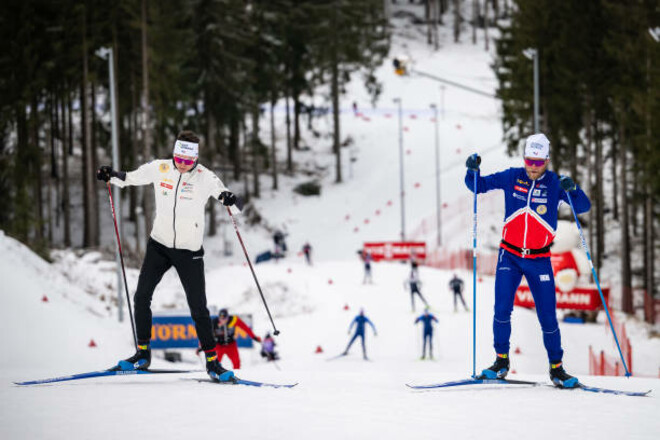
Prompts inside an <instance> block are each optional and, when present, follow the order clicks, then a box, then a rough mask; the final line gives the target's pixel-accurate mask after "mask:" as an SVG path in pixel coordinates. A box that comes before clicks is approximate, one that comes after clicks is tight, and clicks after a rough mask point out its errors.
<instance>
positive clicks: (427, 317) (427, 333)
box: [415, 313, 438, 358]
mask: <svg viewBox="0 0 660 440" xmlns="http://www.w3.org/2000/svg"><path fill="white" fill-rule="evenodd" d="M433 321H435V322H438V318H436V317H435V316H433V315H432V314H431V313H424V314H423V315H420V316H419V317H418V318H417V319H415V324H417V323H418V322H421V323H422V324H424V341H423V342H422V358H425V357H426V343H427V341H428V345H429V354H430V355H431V357H433Z"/></svg>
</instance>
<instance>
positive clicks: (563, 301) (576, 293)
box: [514, 285, 610, 310]
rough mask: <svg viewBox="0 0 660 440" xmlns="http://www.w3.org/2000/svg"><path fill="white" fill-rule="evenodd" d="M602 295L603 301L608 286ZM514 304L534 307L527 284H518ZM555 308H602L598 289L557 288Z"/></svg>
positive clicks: (607, 291) (608, 292)
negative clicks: (564, 289) (563, 290)
mask: <svg viewBox="0 0 660 440" xmlns="http://www.w3.org/2000/svg"><path fill="white" fill-rule="evenodd" d="M602 290H603V296H604V297H605V301H607V298H608V297H609V294H610V289H609V287H605V288H603V289H602ZM514 305H516V306H520V307H528V308H532V307H534V298H533V297H532V292H530V291H529V286H520V287H518V290H517V291H516V298H515V301H514ZM557 308H558V309H570V310H599V309H601V308H602V304H601V301H600V295H599V294H598V289H597V288H596V286H595V285H594V286H593V287H576V288H575V289H573V290H571V291H570V292H562V291H561V290H559V289H557Z"/></svg>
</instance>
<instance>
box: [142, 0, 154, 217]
mask: <svg viewBox="0 0 660 440" xmlns="http://www.w3.org/2000/svg"><path fill="white" fill-rule="evenodd" d="M147 12H148V0H142V16H141V20H142V26H141V30H142V98H141V99H142V103H141V104H142V141H143V142H144V150H143V151H144V153H143V154H144V157H143V158H142V160H144V161H146V162H148V161H150V160H151V159H152V157H151V156H152V152H151V127H150V125H151V121H150V114H149V46H148V44H147ZM142 206H143V207H144V224H145V227H146V228H147V230H148V229H150V228H151V227H152V223H153V197H152V195H151V190H150V189H147V188H146V187H145V189H144V190H143V191H142Z"/></svg>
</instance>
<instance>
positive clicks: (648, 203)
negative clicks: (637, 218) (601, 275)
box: [644, 45, 657, 298]
mask: <svg viewBox="0 0 660 440" xmlns="http://www.w3.org/2000/svg"><path fill="white" fill-rule="evenodd" d="M646 47H647V49H646V84H648V85H647V89H646V121H645V122H646V151H647V153H648V154H649V157H651V155H652V154H653V147H652V145H651V139H653V124H652V121H651V111H652V105H651V104H652V98H651V97H652V96H653V95H652V92H653V90H652V87H653V82H652V81H651V57H650V56H649V50H648V45H647V46H646ZM653 171H655V170H652V169H650V166H648V165H647V170H646V174H647V179H649V180H648V181H647V182H646V185H644V186H645V188H646V191H645V193H646V194H645V203H644V219H645V222H644V230H645V231H646V234H645V235H646V237H645V240H644V244H645V246H646V249H645V252H644V256H645V259H644V260H645V262H644V263H645V264H644V266H645V269H646V276H645V277H644V284H645V286H646V293H647V295H650V296H651V297H652V298H653V297H654V294H655V255H654V253H655V231H654V227H653V226H654V225H653V222H654V219H655V218H656V217H655V215H654V212H653V211H654V207H653V195H654V194H653V188H652V186H651V182H652V180H651V176H652V175H653V174H652V173H653ZM656 178H657V177H656Z"/></svg>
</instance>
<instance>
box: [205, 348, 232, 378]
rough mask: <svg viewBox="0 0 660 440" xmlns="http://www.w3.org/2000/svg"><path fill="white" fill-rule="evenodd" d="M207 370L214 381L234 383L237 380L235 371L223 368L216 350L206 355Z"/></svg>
mask: <svg viewBox="0 0 660 440" xmlns="http://www.w3.org/2000/svg"><path fill="white" fill-rule="evenodd" d="M206 372H207V373H208V375H209V377H210V378H211V380H213V381H214V382H226V383H232V382H235V380H236V379H235V378H234V372H233V371H229V370H226V369H224V368H222V365H220V362H218V356H217V355H216V354H215V352H213V354H207V355H206Z"/></svg>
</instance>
